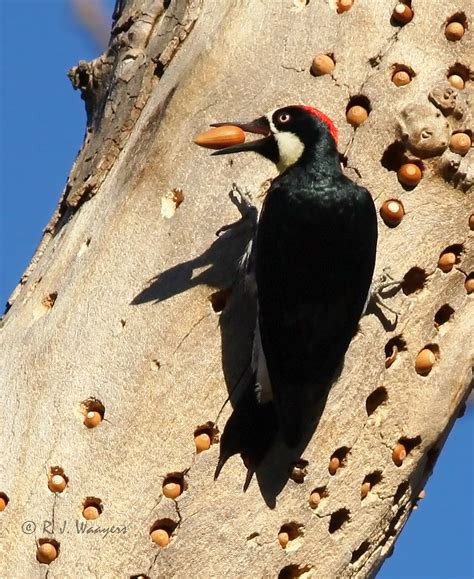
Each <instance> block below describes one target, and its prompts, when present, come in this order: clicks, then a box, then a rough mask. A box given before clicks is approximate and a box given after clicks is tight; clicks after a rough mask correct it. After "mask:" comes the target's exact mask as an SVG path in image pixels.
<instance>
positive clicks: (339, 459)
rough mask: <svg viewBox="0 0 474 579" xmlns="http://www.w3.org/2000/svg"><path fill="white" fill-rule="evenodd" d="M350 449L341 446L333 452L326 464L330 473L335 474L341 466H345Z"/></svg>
mask: <svg viewBox="0 0 474 579" xmlns="http://www.w3.org/2000/svg"><path fill="white" fill-rule="evenodd" d="M350 450H351V449H350V448H349V447H348V446H341V447H340V448H338V449H337V450H335V451H334V452H333V454H332V455H331V458H330V460H329V466H328V471H329V474H330V475H332V476H333V475H335V474H336V472H337V471H338V470H339V469H340V468H341V467H343V466H345V464H346V461H347V457H348V455H349V452H350Z"/></svg>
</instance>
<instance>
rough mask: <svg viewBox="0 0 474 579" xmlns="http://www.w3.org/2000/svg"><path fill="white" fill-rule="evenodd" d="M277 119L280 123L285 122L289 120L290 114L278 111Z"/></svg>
mask: <svg viewBox="0 0 474 579" xmlns="http://www.w3.org/2000/svg"><path fill="white" fill-rule="evenodd" d="M278 120H279V122H280V123H287V122H288V121H289V120H290V115H289V114H288V113H280V114H279V115H278Z"/></svg>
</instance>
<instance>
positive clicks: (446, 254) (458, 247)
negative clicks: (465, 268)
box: [438, 243, 464, 273]
mask: <svg viewBox="0 0 474 579" xmlns="http://www.w3.org/2000/svg"><path fill="white" fill-rule="evenodd" d="M463 251H464V246H463V244H462V243H455V244H454V245H450V246H449V247H446V249H444V250H443V251H442V252H441V254H440V256H439V258H438V268H439V269H440V270H441V271H442V272H444V273H449V272H450V271H451V270H452V269H453V267H454V266H455V265H456V264H458V263H459V262H460V261H461V256H462V253H463Z"/></svg>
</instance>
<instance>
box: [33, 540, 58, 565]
mask: <svg viewBox="0 0 474 579" xmlns="http://www.w3.org/2000/svg"><path fill="white" fill-rule="evenodd" d="M57 556H58V550H57V549H56V546H55V545H53V543H49V542H48V541H46V542H44V543H41V545H39V546H38V549H37V550H36V559H37V560H38V561H39V562H40V563H44V564H45V565H49V564H50V563H52V562H53V561H54V560H55V559H56V558H57Z"/></svg>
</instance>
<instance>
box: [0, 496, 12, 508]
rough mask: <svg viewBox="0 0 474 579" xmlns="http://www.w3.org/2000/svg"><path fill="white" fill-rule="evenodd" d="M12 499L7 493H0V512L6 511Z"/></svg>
mask: <svg viewBox="0 0 474 579" xmlns="http://www.w3.org/2000/svg"><path fill="white" fill-rule="evenodd" d="M9 501H10V499H9V498H8V497H7V495H6V494H5V493H0V512H2V511H4V510H5V509H6V508H7V505H8V503H9Z"/></svg>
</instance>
